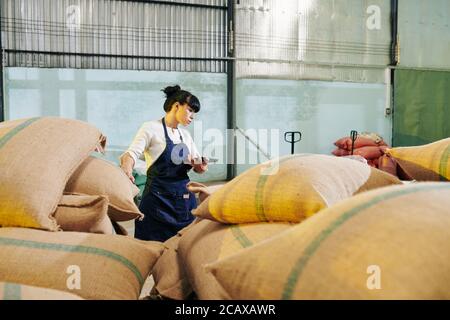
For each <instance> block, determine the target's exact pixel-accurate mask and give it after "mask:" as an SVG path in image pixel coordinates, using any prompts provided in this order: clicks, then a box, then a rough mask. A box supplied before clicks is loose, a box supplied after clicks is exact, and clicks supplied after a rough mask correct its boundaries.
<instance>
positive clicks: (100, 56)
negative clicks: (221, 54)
mask: <svg viewBox="0 0 450 320" xmlns="http://www.w3.org/2000/svg"><path fill="white" fill-rule="evenodd" d="M4 51H5V53H22V54H45V55H56V56H77V57H89V58H91V57H95V58H128V59H167V60H188V61H189V60H190V61H228V60H229V59H228V58H196V57H167V56H140V55H123V54H102V53H83V52H60V51H35V50H17V49H6V50H4Z"/></svg>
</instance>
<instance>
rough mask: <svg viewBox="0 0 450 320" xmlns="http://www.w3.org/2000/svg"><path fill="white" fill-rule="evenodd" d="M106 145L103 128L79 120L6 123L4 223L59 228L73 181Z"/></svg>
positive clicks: (1, 133) (2, 128)
mask: <svg viewBox="0 0 450 320" xmlns="http://www.w3.org/2000/svg"><path fill="white" fill-rule="evenodd" d="M104 143H105V137H103V136H102V134H101V133H100V131H99V130H98V129H96V128H95V127H93V126H92V125H90V124H88V123H86V122H82V121H78V120H71V119H61V118H54V117H42V118H30V119H21V120H14V121H6V122H2V123H0V168H1V170H0V181H1V184H0V226H3V227H26V228H39V229H46V230H57V229H58V227H57V223H56V221H55V219H54V216H53V213H54V212H55V210H56V207H57V205H58V201H59V200H60V198H61V196H62V194H63V191H64V187H65V185H66V183H67V180H68V179H69V177H70V175H71V174H72V173H73V172H74V171H75V169H76V168H77V167H78V166H79V165H80V164H81V162H82V161H83V160H84V159H86V158H87V157H88V156H89V154H90V153H91V152H92V151H94V150H97V149H102V148H103V147H104Z"/></svg>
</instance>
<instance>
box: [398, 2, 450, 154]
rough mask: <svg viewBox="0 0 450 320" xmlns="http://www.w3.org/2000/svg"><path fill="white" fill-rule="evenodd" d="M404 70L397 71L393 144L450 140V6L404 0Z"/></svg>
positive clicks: (401, 12) (401, 26) (400, 35)
mask: <svg viewBox="0 0 450 320" xmlns="http://www.w3.org/2000/svg"><path fill="white" fill-rule="evenodd" d="M398 26H399V27H398V39H399V43H400V61H399V69H398V70H396V71H395V78H394V79H395V90H394V103H395V109H394V121H393V144H394V145H395V146H411V145H421V144H425V143H430V142H433V141H436V140H439V139H443V138H448V137H449V136H450V123H449V121H448V115H449V114H450V103H449V101H450V98H449V90H448V89H449V85H450V59H449V56H450V2H449V1H448V0H432V1H420V0H400V1H399V14H398Z"/></svg>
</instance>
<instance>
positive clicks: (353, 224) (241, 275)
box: [207, 182, 450, 300]
mask: <svg viewBox="0 0 450 320" xmlns="http://www.w3.org/2000/svg"><path fill="white" fill-rule="evenodd" d="M449 208H450V183H444V182H434V183H431V182H423V183H413V184H408V185H404V186H391V187H386V188H380V189H378V190H373V191H369V192H365V193H363V194H360V195H357V196H355V197H353V198H350V199H347V200H344V201H342V202H340V203H338V204H336V205H335V206H333V207H331V208H328V209H325V210H323V211H321V212H320V213H319V214H317V215H315V216H314V217H311V218H310V219H308V220H306V221H304V222H302V223H301V224H298V225H297V226H295V227H292V229H290V230H288V231H286V232H284V233H282V234H280V235H278V236H276V237H274V238H272V239H270V240H268V241H266V242H264V243H261V244H260V245H255V246H254V247H252V248H249V249H247V250H245V251H242V252H240V253H239V254H236V255H234V256H232V257H231V256H230V257H229V258H227V259H223V260H220V261H217V262H216V263H213V264H211V265H209V266H208V267H207V269H208V270H209V271H210V272H211V275H214V277H215V279H216V280H217V281H218V282H219V283H220V284H221V286H222V287H223V288H224V290H225V291H226V292H227V294H228V295H229V297H230V298H231V299H256V300H259V299H274V300H279V299H333V300H334V299H447V300H448V299H450V232H449V230H450V211H449Z"/></svg>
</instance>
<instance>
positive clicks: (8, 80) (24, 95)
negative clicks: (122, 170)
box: [4, 68, 226, 181]
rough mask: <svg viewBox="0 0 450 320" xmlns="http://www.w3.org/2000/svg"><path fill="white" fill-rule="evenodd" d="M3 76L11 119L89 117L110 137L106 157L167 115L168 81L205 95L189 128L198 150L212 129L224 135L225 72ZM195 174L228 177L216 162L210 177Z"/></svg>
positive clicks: (24, 72)
mask: <svg viewBox="0 0 450 320" xmlns="http://www.w3.org/2000/svg"><path fill="white" fill-rule="evenodd" d="M4 76H5V100H6V115H5V116H6V120H12V119H18V118H24V117H33V116H61V117H66V118H73V119H80V120H84V121H87V122H89V123H92V124H93V125H95V126H96V127H98V128H99V129H100V130H101V131H102V132H103V133H104V134H105V135H106V136H107V138H108V145H107V153H106V158H107V159H108V160H111V161H113V162H117V161H118V156H119V155H120V154H121V153H122V152H123V151H124V150H125V149H126V148H127V146H128V145H129V144H130V142H131V141H132V139H133V137H134V135H135V134H136V132H137V130H138V129H139V127H140V125H141V124H142V123H143V122H144V121H148V120H153V119H157V118H162V117H163V116H164V110H163V108H162V106H163V103H164V94H163V93H162V92H161V91H160V90H161V89H162V88H163V87H165V86H167V85H171V84H176V83H178V84H180V85H181V86H182V87H185V88H186V89H187V90H190V91H191V92H192V93H193V94H195V95H197V97H198V98H199V99H200V102H201V105H202V109H201V112H200V113H198V114H197V116H196V120H197V121H195V122H194V125H191V126H189V127H188V128H187V129H188V130H189V131H191V134H192V135H193V137H194V139H195V141H196V143H197V146H198V147H199V148H201V147H202V145H203V148H207V147H208V144H210V142H211V141H210V140H211V135H209V134H208V133H211V129H215V130H216V131H217V130H219V131H221V132H222V133H223V134H225V133H224V132H225V129H226V75H224V74H217V73H186V72H156V71H155V72H151V71H126V70H121V71H118V70H78V69H43V68H6V69H5V75H4ZM184 84H185V85H184ZM194 131H195V132H194ZM212 132H213V133H214V131H212ZM216 142H217V149H218V150H219V151H220V150H225V140H223V141H220V140H217V141H216ZM206 151H208V150H206ZM223 153H225V152H224V151H223ZM192 177H193V179H195V180H197V181H214V180H224V179H225V178H226V166H225V164H223V163H222V164H214V165H211V166H210V169H209V171H208V172H207V173H206V174H205V175H197V174H195V173H192Z"/></svg>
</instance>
